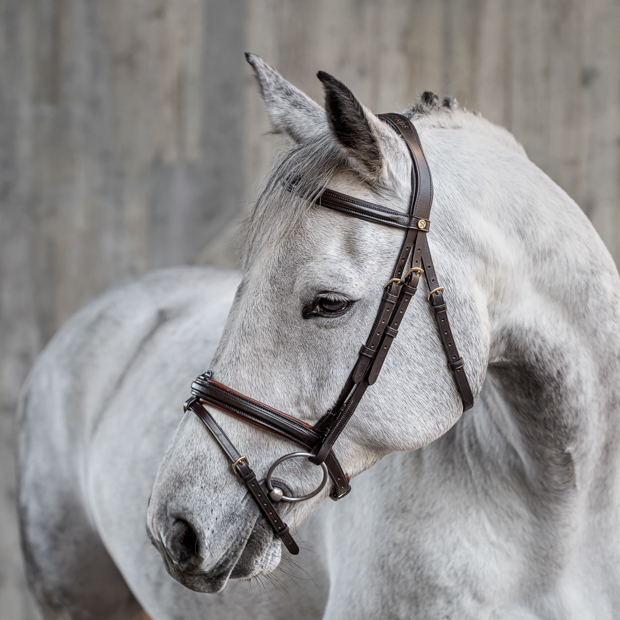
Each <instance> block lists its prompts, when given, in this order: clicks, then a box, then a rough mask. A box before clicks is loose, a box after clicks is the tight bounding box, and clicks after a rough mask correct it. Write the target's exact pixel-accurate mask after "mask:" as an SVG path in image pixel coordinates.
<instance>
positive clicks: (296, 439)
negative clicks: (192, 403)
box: [205, 384, 319, 442]
mask: <svg viewBox="0 0 620 620" xmlns="http://www.w3.org/2000/svg"><path fill="white" fill-rule="evenodd" d="M209 387H210V388H211V389H213V390H219V391H220V392H223V393H224V394H227V392H226V391H225V390H222V389H221V388H219V387H217V386H216V385H213V384H211V385H210V386H209ZM206 396H208V398H210V399H212V400H214V401H215V402H212V403H211V404H213V405H219V406H220V407H222V408H224V410H226V409H230V410H232V411H235V412H236V413H237V414H238V415H240V416H241V417H245V416H247V417H248V418H250V419H252V420H254V421H256V422H259V423H262V424H263V425H264V426H269V424H270V423H269V422H265V421H263V420H261V418H260V417H258V416H256V415H255V414H252V413H248V412H247V411H243V410H242V409H239V408H238V407H235V406H234V405H228V404H227V403H226V402H224V401H222V400H220V399H217V400H216V399H215V398H213V396H210V395H206ZM208 398H205V400H207V401H208ZM237 398H239V400H245V399H242V398H240V397H237ZM245 402H246V403H247V402H250V401H247V400H245ZM252 405H254V406H257V405H256V403H254V402H252ZM258 407H259V408H260V409H261V410H262V411H263V412H264V413H266V414H268V415H269V416H271V417H274V414H273V412H271V411H269V410H268V409H265V408H264V407H260V406H258ZM276 419H277V417H276ZM286 419H287V422H283V424H289V425H290V427H291V428H295V429H296V430H299V429H300V428H301V429H303V432H308V433H310V434H311V435H313V436H314V437H315V438H316V439H317V440H318V439H319V435H318V433H317V432H316V431H313V430H312V428H308V427H306V426H303V425H300V426H299V427H296V426H295V424H294V422H293V421H292V420H290V419H288V418H286ZM271 424H273V422H271ZM273 427H274V429H275V430H278V431H280V429H279V428H278V427H277V426H276V425H275V424H274V425H273ZM282 432H286V433H289V438H293V437H294V436H293V435H290V433H291V431H286V430H284V431H282ZM294 440H295V441H296V442H298V441H299V439H298V438H295V439H294Z"/></svg>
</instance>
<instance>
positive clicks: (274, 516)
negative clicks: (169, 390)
mask: <svg viewBox="0 0 620 620" xmlns="http://www.w3.org/2000/svg"><path fill="white" fill-rule="evenodd" d="M186 408H187V409H191V410H192V411H193V412H194V413H195V414H196V415H197V416H198V418H199V419H200V421H201V422H202V423H203V424H204V425H205V426H206V427H207V429H208V430H209V432H210V433H211V435H212V436H213V438H214V439H215V441H216V442H217V443H218V444H219V446H220V448H222V451H223V452H224V454H225V455H226V458H228V460H229V461H230V463H231V465H233V472H234V473H235V475H237V476H238V477H239V478H240V479H241V480H242V481H243V483H244V484H245V486H246V487H247V488H248V491H249V492H250V493H251V495H252V497H253V498H254V500H255V501H256V503H257V504H258V507H259V508H260V510H261V512H262V513H263V515H264V516H265V518H266V519H267V521H268V522H269V525H271V527H272V529H273V531H274V532H275V534H276V535H277V536H278V537H279V538H280V540H281V541H282V542H283V543H284V545H285V547H286V548H287V549H288V550H289V551H290V552H291V553H292V554H293V555H297V554H298V553H299V547H298V546H297V543H296V542H295V540H294V538H293V537H292V536H291V533H290V532H289V529H288V525H286V523H284V521H282V519H281V518H280V515H279V514H278V511H277V510H276V508H275V506H274V505H273V503H272V502H271V500H270V499H269V497H268V495H267V494H266V493H265V491H264V490H263V487H262V486H261V485H260V484H259V482H258V480H257V479H256V474H255V473H254V470H253V469H252V468H251V467H250V463H249V461H248V459H247V457H243V456H241V454H239V452H237V449H236V448H235V446H234V445H233V444H232V443H231V441H230V439H228V437H227V436H226V433H224V431H223V430H222V429H221V427H220V425H219V424H218V423H217V422H216V421H215V419H214V418H213V416H212V415H211V414H210V413H209V412H208V411H207V410H206V409H205V408H204V407H203V406H202V405H201V404H200V403H199V402H198V400H197V399H196V398H192V399H190V400H189V401H188V402H187V403H186Z"/></svg>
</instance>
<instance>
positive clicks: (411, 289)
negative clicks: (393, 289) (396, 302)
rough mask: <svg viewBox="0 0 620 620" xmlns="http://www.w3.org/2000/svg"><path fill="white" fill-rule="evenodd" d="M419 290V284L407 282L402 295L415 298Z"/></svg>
mask: <svg viewBox="0 0 620 620" xmlns="http://www.w3.org/2000/svg"><path fill="white" fill-rule="evenodd" d="M418 279H419V278H418ZM417 290H418V283H417V282H416V283H415V285H411V284H407V283H406V282H405V284H403V292H402V293H401V294H402V295H409V296H410V297H413V296H414V295H415V294H416V292H417Z"/></svg>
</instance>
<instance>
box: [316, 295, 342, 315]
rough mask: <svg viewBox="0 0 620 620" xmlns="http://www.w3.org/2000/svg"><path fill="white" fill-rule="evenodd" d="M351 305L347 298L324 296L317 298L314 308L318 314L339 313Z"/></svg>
mask: <svg viewBox="0 0 620 620" xmlns="http://www.w3.org/2000/svg"><path fill="white" fill-rule="evenodd" d="M348 307H349V302H348V301H347V300H346V299H328V298H323V299H319V300H317V304H316V306H315V307H314V310H315V312H316V313H317V314H337V313H338V312H343V311H344V310H346V309H347V308H348Z"/></svg>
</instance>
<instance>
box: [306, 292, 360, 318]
mask: <svg viewBox="0 0 620 620" xmlns="http://www.w3.org/2000/svg"><path fill="white" fill-rule="evenodd" d="M354 303H355V302H354V301H350V300H348V299H343V298H342V297H340V296H338V297H336V296H335V295H334V294H332V295H329V296H328V294H326V295H325V297H323V296H317V297H315V298H314V301H313V302H312V303H309V304H308V305H307V306H305V307H304V308H303V310H302V312H301V314H302V316H303V317H304V319H311V318H313V317H317V316H322V317H325V318H331V317H335V316H340V315H341V314H344V313H345V312H346V311H347V310H348V309H349V308H350V307H351V306H352V305H353V304H354Z"/></svg>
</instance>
